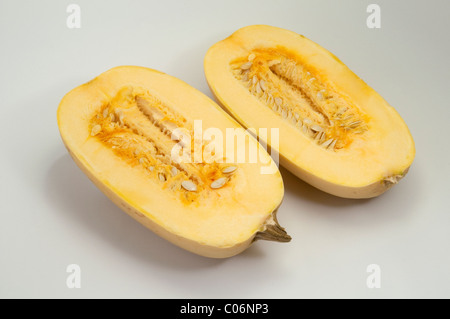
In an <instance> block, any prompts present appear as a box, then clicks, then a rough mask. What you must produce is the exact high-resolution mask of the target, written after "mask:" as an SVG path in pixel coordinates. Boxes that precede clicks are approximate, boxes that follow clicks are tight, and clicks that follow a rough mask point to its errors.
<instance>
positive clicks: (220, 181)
mask: <svg viewBox="0 0 450 319" xmlns="http://www.w3.org/2000/svg"><path fill="white" fill-rule="evenodd" d="M227 180H228V179H227V178H226V177H221V178H219V179H216V180H215V181H214V182H212V183H211V188H215V189H216V188H221V187H222V186H223V185H225V183H226V182H227Z"/></svg>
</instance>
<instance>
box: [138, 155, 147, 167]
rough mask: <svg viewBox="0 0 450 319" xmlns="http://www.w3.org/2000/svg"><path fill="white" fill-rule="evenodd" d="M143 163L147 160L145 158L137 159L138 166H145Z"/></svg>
mask: <svg viewBox="0 0 450 319" xmlns="http://www.w3.org/2000/svg"><path fill="white" fill-rule="evenodd" d="M145 162H147V160H146V159H145V157H141V158H140V159H139V164H141V165H143V164H145Z"/></svg>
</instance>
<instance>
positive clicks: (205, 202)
mask: <svg viewBox="0 0 450 319" xmlns="http://www.w3.org/2000/svg"><path fill="white" fill-rule="evenodd" d="M198 121H200V122H198ZM196 123H197V124H196ZM198 123H201V124H200V128H201V129H202V131H200V134H202V132H205V131H207V130H208V128H214V129H215V130H216V131H215V132H217V130H219V132H223V136H225V135H226V133H225V131H226V130H227V129H235V130H236V132H239V134H242V135H243V136H245V143H244V144H234V145H228V144H224V146H223V149H222V150H221V151H222V153H223V154H225V155H223V154H222V153H218V154H217V153H215V150H216V149H214V150H213V151H211V150H210V151H209V153H208V152H207V150H208V145H210V144H208V142H209V140H207V139H205V140H204V139H202V136H201V135H200V139H196V138H195V134H197V135H198V132H197V131H196V125H197V128H198V126H199V125H198ZM58 125H59V129H60V133H61V136H62V139H63V141H64V143H65V145H66V147H67V149H68V150H69V152H70V154H71V156H72V157H73V159H74V160H75V162H76V163H77V164H78V165H79V166H80V168H81V169H82V170H83V171H84V172H85V173H86V174H87V175H88V176H89V178H90V179H91V180H92V181H93V182H94V183H95V184H96V185H97V186H98V187H99V188H100V189H101V190H102V191H103V192H104V193H105V194H106V195H107V196H108V197H109V198H111V200H113V201H114V202H115V203H116V204H117V205H118V206H119V207H121V208H122V209H123V210H124V211H126V212H127V213H128V214H130V215H131V216H132V217H133V218H135V219H136V220H138V221H139V222H141V223H142V224H143V225H145V226H146V227H148V228H150V229H151V230H153V231H154V232H155V233H157V234H158V235H160V236H162V237H163V238H166V239H168V240H169V241H171V242H172V243H174V244H176V245H178V246H180V247H182V248H185V249H187V250H189V251H191V252H194V253H197V254H200V255H204V256H208V257H229V256H232V255H235V254H237V253H239V252H241V251H243V250H244V249H246V248H247V247H248V246H249V245H250V244H251V243H252V242H253V241H254V240H255V238H256V239H257V238H264V237H265V236H264V234H266V235H267V234H268V233H272V234H274V232H273V230H276V231H277V232H278V235H275V236H273V238H269V239H273V240H278V241H288V240H289V239H290V238H289V236H288V235H287V234H286V233H285V232H284V230H283V229H282V228H281V227H279V225H278V224H277V223H276V217H275V216H274V214H275V212H276V209H277V208H278V206H279V205H280V203H281V201H282V198H283V194H284V188H283V182H282V179H281V175H280V173H279V171H278V169H277V168H276V165H275V163H274V162H273V161H272V159H271V158H270V156H269V155H268V154H267V152H266V151H265V150H264V149H263V148H262V147H259V144H258V142H257V141H256V139H254V138H253V137H251V136H250V135H249V134H248V133H247V132H245V130H244V129H242V128H241V127H240V125H239V124H238V123H237V122H235V121H234V120H233V119H232V118H231V117H230V116H229V115H228V114H226V113H225V112H224V111H223V110H222V109H221V108H220V107H219V106H218V105H217V104H215V103H214V102H213V101H211V100H210V99H209V98H208V97H206V96H205V95H204V94H203V93H201V92H199V91H197V90H196V89H194V88H192V87H190V86H189V85H188V84H186V83H184V82H182V81H181V80H178V79H176V78H174V77H172V76H169V75H167V74H164V73H161V72H158V71H155V70H151V69H147V68H143V67H135V66H123V67H117V68H114V69H111V70H109V71H107V72H105V73H103V74H101V75H100V76H98V77H96V78H95V79H94V80H92V81H90V82H88V83H86V84H84V85H81V86H80V87H77V88H75V89H74V90H72V91H71V92H69V93H68V94H67V95H66V96H65V97H64V98H63V100H62V101H61V103H60V106H59V109H58ZM252 147H253V149H257V150H258V159H260V160H259V161H258V162H256V163H245V162H244V163H241V162H235V161H233V160H234V159H230V158H227V157H226V155H227V154H229V153H228V152H227V151H229V150H228V148H232V150H233V151H234V153H235V154H236V153H239V152H241V151H244V152H245V151H246V149H248V148H252ZM241 148H243V149H241ZM186 150H187V151H186ZM198 150H200V153H199V154H200V155H198V154H197V153H195V152H197V151H198ZM183 151H184V152H183ZM194 153H195V154H194ZM206 154H209V155H210V156H209V157H208V158H206ZM221 154H222V155H223V156H222V155H221ZM175 155H177V156H178V155H179V156H178V157H177V156H175ZM219 155H220V156H219ZM182 156H185V157H182ZM198 156H200V157H198ZM207 159H208V160H207ZM267 165H269V166H271V167H275V170H274V173H273V174H261V168H262V167H266V166H267ZM275 234H276V232H275ZM266 237H267V236H266Z"/></svg>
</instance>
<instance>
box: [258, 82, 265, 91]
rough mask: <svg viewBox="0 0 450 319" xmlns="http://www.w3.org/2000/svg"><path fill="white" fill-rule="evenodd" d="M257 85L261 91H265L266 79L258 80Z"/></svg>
mask: <svg viewBox="0 0 450 319" xmlns="http://www.w3.org/2000/svg"><path fill="white" fill-rule="evenodd" d="M259 85H260V86H261V89H263V91H267V86H266V81H264V80H261V81H259Z"/></svg>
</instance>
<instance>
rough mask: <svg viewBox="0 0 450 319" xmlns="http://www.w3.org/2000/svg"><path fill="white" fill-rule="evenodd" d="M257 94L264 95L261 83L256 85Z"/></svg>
mask: <svg viewBox="0 0 450 319" xmlns="http://www.w3.org/2000/svg"><path fill="white" fill-rule="evenodd" d="M256 93H257V94H261V93H262V90H261V86H260V85H259V82H258V83H256Z"/></svg>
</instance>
